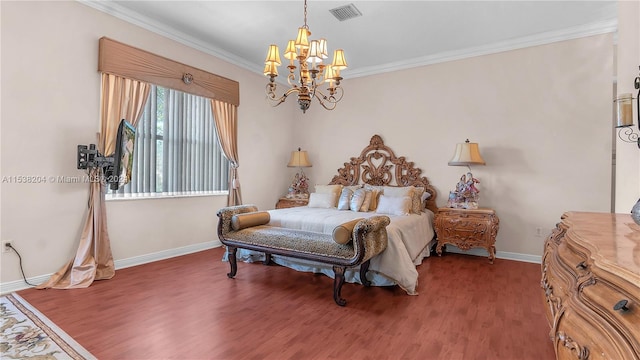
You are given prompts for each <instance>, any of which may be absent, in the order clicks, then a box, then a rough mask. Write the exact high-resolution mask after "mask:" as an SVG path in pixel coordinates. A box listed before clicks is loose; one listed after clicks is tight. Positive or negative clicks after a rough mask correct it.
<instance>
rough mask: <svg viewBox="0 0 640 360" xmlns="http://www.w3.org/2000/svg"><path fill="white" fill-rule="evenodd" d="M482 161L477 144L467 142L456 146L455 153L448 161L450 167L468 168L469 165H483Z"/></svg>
mask: <svg viewBox="0 0 640 360" xmlns="http://www.w3.org/2000/svg"><path fill="white" fill-rule="evenodd" d="M485 164H486V163H485V162H484V159H483V158H482V156H481V155H480V149H479V148H478V144H477V143H472V142H469V139H467V141H465V142H464V143H461V144H457V145H456V152H455V154H453V158H452V159H451V160H449V165H450V166H469V165H485Z"/></svg>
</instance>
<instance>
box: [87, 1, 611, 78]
mask: <svg viewBox="0 0 640 360" xmlns="http://www.w3.org/2000/svg"><path fill="white" fill-rule="evenodd" d="M76 1H77V2H79V3H81V4H84V5H87V6H89V7H92V8H94V9H97V10H99V11H102V12H104V13H107V14H109V15H112V16H114V17H117V18H119V19H121V20H124V21H126V22H129V23H131V24H134V25H137V26H140V27H142V28H144V29H146V30H149V31H151V32H154V33H156V34H159V35H162V36H164V37H167V38H169V39H171V40H174V41H177V42H179V43H181V44H183V45H186V46H189V47H192V48H194V49H197V50H200V51H202V52H204V53H207V54H210V55H213V56H215V57H217V58H220V59H222V60H224V61H227V62H230V63H232V64H235V65H238V66H239V67H241V68H243V69H246V70H249V71H251V72H253V73H257V74H260V75H262V72H263V67H262V65H261V64H255V63H252V62H251V61H248V60H247V59H243V58H241V57H239V56H236V55H234V54H231V53H229V52H228V51H225V50H223V49H220V48H218V47H215V46H213V45H211V44H207V43H205V42H202V41H200V40H197V39H195V38H193V37H192V36H190V35H188V34H185V33H182V32H179V31H177V30H175V29H167V28H166V25H164V24H162V23H160V22H157V21H154V20H152V19H149V18H148V17H145V16H142V15H140V14H138V13H135V12H132V11H130V10H128V9H126V8H123V7H122V6H120V5H118V4H117V3H113V2H110V1H98V0H76ZM617 30H618V20H617V19H611V20H607V21H599V22H594V23H590V24H585V25H581V26H575V27H571V28H566V29H561V30H557V31H549V32H544V33H540V34H536V35H531V36H525V37H520V38H517V39H511V40H507V41H502V42H497V43H493V44H488V45H483V46H478V47H471V48H466V49H462V50H456V51H448V52H443V53H438V54H434V55H429V56H424V57H419V58H412V59H407V60H403V61H397V62H391V63H387V64H382V65H376V66H369V67H363V68H359V69H350V70H349V71H347V72H345V73H344V74H343V77H344V78H345V79H351V78H357V77H363V76H370V75H377V74H383V73H388V72H393V71H399V70H406V69H411V68H415V67H420V66H426V65H433V64H438V63H443V62H447V61H454V60H461V59H466V58H471V57H476V56H482V55H489V54H496V53H500V52H505V51H511V50H517V49H522V48H526V47H531V46H538V45H546V44H551V43H554V42H559V41H565V40H573V39H578V38H582V37H587V36H593V35H601V34H606V33H614V39H615V38H616V35H617ZM276 81H277V82H278V83H281V84H285V85H286V84H287V82H286V79H285V78H280V79H277V80H276Z"/></svg>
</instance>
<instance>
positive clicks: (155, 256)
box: [0, 240, 542, 294]
mask: <svg viewBox="0 0 640 360" xmlns="http://www.w3.org/2000/svg"><path fill="white" fill-rule="evenodd" d="M220 246H222V243H221V242H220V240H215V241H209V242H205V243H200V244H194V245H188V246H183V247H179V248H175V249H168V250H163V251H158V252H155V253H150V254H145V255H140V256H134V257H131V258H127V259H121V260H116V261H114V265H115V268H116V270H119V269H125V268H128V267H132V266H138V265H143V264H148V263H151V262H154V261H160V260H165V259H170V258H172V257H176V256H182V255H187V254H192V253H195V252H199V251H203V250H209V249H213V248H217V247H220ZM446 251H447V252H451V253H456V254H466V255H474V256H482V257H487V256H489V253H488V252H487V251H486V250H484V249H469V250H466V251H465V250H460V249H458V248H457V247H455V246H453V245H450V244H447V249H446ZM496 258H498V259H505V260H514V261H522V262H529V263H535V264H540V263H541V262H542V257H541V256H537V255H529V254H520V253H513V252H507V251H497V252H496ZM51 275H53V274H46V275H40V276H34V277H30V278H28V279H27V281H29V282H30V283H32V284H41V283H43V282H45V281H47V280H48V279H49V277H51ZM28 288H30V286H29V285H27V284H25V282H24V281H23V280H16V281H11V282H8V283H2V284H0V294H8V293H11V292H14V291H20V290H24V289H28Z"/></svg>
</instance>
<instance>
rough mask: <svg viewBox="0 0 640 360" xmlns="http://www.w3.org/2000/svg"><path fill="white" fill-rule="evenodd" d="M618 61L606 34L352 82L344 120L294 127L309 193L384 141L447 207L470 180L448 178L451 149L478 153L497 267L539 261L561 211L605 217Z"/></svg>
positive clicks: (457, 170)
mask: <svg viewBox="0 0 640 360" xmlns="http://www.w3.org/2000/svg"><path fill="white" fill-rule="evenodd" d="M612 54H613V44H612V35H611V34H608V35H599V36H592V37H587V38H581V39H577V40H571V41H563V42H558V43H553V44H549V45H544V46H535V47H530V48H525V49H521V50H516V51H509V52H503V53H498V54H493V55H486V56H480V57H474V58H469V59H465V60H459V61H452V62H446V63H441V64H436V65H431V66H425V67H421V68H416V69H411V70H406V71H397V72H393V73H387V74H382V75H376V76H368V77H364V78H357V79H353V80H347V81H344V88H345V91H346V95H345V98H344V100H343V101H342V102H341V103H340V104H339V105H338V108H337V109H336V110H334V111H333V112H332V113H331V114H329V113H326V112H324V111H322V110H320V109H319V108H318V107H315V108H313V111H310V112H308V113H307V114H306V115H299V117H300V120H298V121H296V122H295V123H294V124H295V125H296V136H297V137H298V138H299V139H301V141H304V142H305V146H306V148H307V149H308V151H309V154H310V157H311V158H312V161H313V162H314V165H313V168H312V169H311V170H310V171H309V175H310V176H311V179H312V182H314V183H322V182H325V183H326V182H328V181H329V180H330V179H331V177H332V176H333V175H334V174H335V173H336V169H338V168H339V167H341V166H342V164H343V163H344V162H346V161H349V158H350V157H351V156H357V155H359V154H360V151H361V150H362V149H363V148H364V146H365V145H367V144H368V141H369V139H370V138H371V136H372V135H373V134H380V135H381V136H382V138H383V140H384V141H385V143H386V144H387V145H389V146H390V147H391V148H392V149H394V150H395V151H396V155H404V156H407V160H408V161H413V162H415V164H416V166H418V167H420V168H422V169H423V170H424V174H425V175H426V176H427V177H428V178H429V179H430V181H431V182H432V183H433V184H434V185H435V187H436V188H437V190H438V192H439V198H438V204H439V205H440V206H443V205H445V204H446V199H447V194H448V192H449V190H452V189H453V188H454V186H455V184H456V182H457V181H458V179H459V178H460V176H461V175H462V174H463V173H465V172H466V168H465V167H454V166H451V167H450V166H447V162H448V161H449V159H450V158H451V156H452V155H453V151H454V148H455V144H456V143H458V142H463V141H464V140H465V139H466V138H469V139H470V140H471V141H473V142H478V143H479V145H480V150H481V153H482V155H483V157H484V159H485V161H486V162H487V165H486V166H476V167H473V172H474V175H475V176H476V177H477V178H479V180H480V185H479V188H480V206H487V207H492V208H494V209H495V210H496V212H497V214H498V216H499V217H500V231H499V233H498V238H497V243H496V246H497V249H498V251H499V256H500V255H501V254H500V252H503V253H502V255H503V256H504V255H508V254H505V253H504V252H508V253H517V254H529V255H537V256H539V255H541V254H542V247H543V242H544V238H545V236H546V235H547V233H549V232H550V231H551V229H552V228H553V227H554V226H555V224H556V223H557V222H558V221H559V220H560V216H561V215H562V213H563V212H564V211H567V210H581V211H606V212H608V211H609V209H610V197H611V179H610V178H611V98H612V90H611V79H612V73H613V55H612ZM538 228H541V231H542V236H537V229H538ZM511 255H513V254H511ZM516 257H517V256H516Z"/></svg>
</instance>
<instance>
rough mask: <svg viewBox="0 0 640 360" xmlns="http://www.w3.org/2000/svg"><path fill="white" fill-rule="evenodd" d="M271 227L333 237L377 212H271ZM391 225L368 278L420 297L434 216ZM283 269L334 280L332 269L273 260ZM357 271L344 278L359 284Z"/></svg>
mask: <svg viewBox="0 0 640 360" xmlns="http://www.w3.org/2000/svg"><path fill="white" fill-rule="evenodd" d="M269 213H270V215H271V221H270V223H269V224H270V225H272V226H281V227H286V228H292V229H300V230H307V231H315V232H322V233H326V234H331V233H332V232H333V229H334V228H335V227H336V226H338V225H340V224H342V223H344V222H347V221H349V220H352V219H357V218H367V217H371V216H374V215H380V214H376V213H375V212H354V211H349V210H337V209H335V208H334V209H323V208H309V207H306V206H303V207H294V208H288V209H277V210H269ZM387 216H389V218H390V219H391V223H390V224H389V225H388V226H387V234H388V238H389V244H388V246H387V249H386V250H385V251H383V252H382V253H380V254H379V255H377V256H375V257H373V258H372V259H371V265H370V267H369V276H368V277H371V273H373V275H374V276H373V277H372V279H371V282H372V285H375V286H389V285H398V286H400V287H401V288H402V289H404V290H405V291H406V292H407V293H408V294H410V295H417V287H418V271H417V270H416V265H419V264H420V263H421V262H422V259H423V258H425V257H428V256H429V247H430V244H431V241H432V239H433V237H434V234H435V233H434V230H433V226H432V224H433V216H434V215H433V212H431V211H429V210H426V212H423V213H422V214H421V215H416V214H412V215H408V216H394V215H387ZM274 261H275V262H276V263H278V264H280V265H283V266H287V267H290V268H293V269H296V270H302V271H313V272H316V273H317V272H321V273H324V274H327V275H329V276H333V270H332V268H331V266H329V265H325V264H318V263H315V262H309V261H301V260H298V259H291V258H284V257H274ZM357 274H358V273H357V271H355V270H354V271H348V272H347V274H345V277H346V280H347V281H349V282H358V283H359V282H360V280H359V276H358V275H357Z"/></svg>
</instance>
